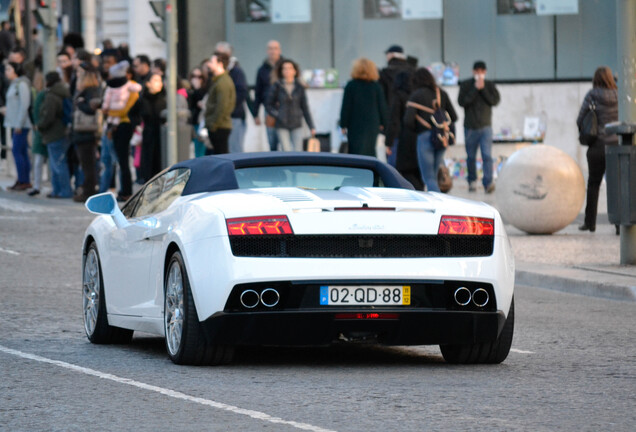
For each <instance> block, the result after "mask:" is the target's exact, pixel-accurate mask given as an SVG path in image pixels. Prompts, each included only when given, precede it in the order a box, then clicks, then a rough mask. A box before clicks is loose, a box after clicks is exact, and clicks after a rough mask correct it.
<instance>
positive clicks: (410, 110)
mask: <svg viewBox="0 0 636 432" xmlns="http://www.w3.org/2000/svg"><path fill="white" fill-rule="evenodd" d="M412 84H413V89H414V91H413V93H412V94H411V96H410V97H409V101H408V103H407V108H406V112H405V113H404V126H405V127H407V128H409V129H411V130H412V131H414V132H416V133H417V146H416V149H417V162H418V165H419V167H420V172H421V174H422V181H423V182H424V184H425V185H426V189H427V190H428V191H429V192H440V188H439V184H438V183H437V173H438V171H439V168H440V165H441V164H442V161H443V160H444V153H445V152H446V147H447V146H448V145H450V144H452V142H451V140H453V139H454V137H453V136H452V132H451V131H452V124H453V123H454V122H456V121H457V113H456V112H455V108H453V104H452V103H451V101H450V98H449V97H448V94H447V93H446V92H445V91H444V90H442V89H440V88H439V87H438V86H437V84H436V82H435V78H434V77H433V75H432V74H431V73H430V72H429V70H428V69H426V68H419V69H417V70H416V71H415V73H414V75H413V82H412ZM440 113H441V116H440V115H439V114H440Z"/></svg>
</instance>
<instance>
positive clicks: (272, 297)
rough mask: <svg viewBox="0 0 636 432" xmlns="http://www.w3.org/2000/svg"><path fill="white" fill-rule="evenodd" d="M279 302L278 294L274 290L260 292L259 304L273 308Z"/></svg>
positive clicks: (267, 289)
mask: <svg viewBox="0 0 636 432" xmlns="http://www.w3.org/2000/svg"><path fill="white" fill-rule="evenodd" d="M279 301H280V294H279V293H278V291H276V290H275V289H274V288H265V289H264V290H263V292H261V303H263V306H266V307H274V306H276V305H277V304H278V302H279Z"/></svg>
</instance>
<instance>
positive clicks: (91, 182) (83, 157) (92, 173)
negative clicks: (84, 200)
mask: <svg viewBox="0 0 636 432" xmlns="http://www.w3.org/2000/svg"><path fill="white" fill-rule="evenodd" d="M74 147H75V151H76V153H77V158H78V159H79V163H80V166H81V167H82V171H83V172H84V183H83V184H82V191H83V192H82V195H83V196H85V197H89V196H91V195H94V194H95V191H96V188H97V141H96V139H95V138H93V140H92V141H80V142H76V143H75V145H74Z"/></svg>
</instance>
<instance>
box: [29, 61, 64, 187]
mask: <svg viewBox="0 0 636 432" xmlns="http://www.w3.org/2000/svg"><path fill="white" fill-rule="evenodd" d="M45 81H46V94H45V96H44V101H43V102H42V105H41V106H40V111H39V112H38V122H37V128H38V132H40V135H41V136H42V143H43V144H45V145H46V149H47V151H48V153H49V169H50V171H51V185H52V186H53V192H51V193H50V194H49V195H47V196H48V197H49V198H71V196H72V195H73V193H72V191H71V181H70V175H69V172H68V163H67V160H66V152H67V150H68V148H69V145H70V144H69V141H68V137H67V127H66V125H65V124H64V99H66V98H70V97H71V94H70V93H69V91H68V88H66V85H65V84H64V83H63V82H62V80H61V79H60V75H59V74H58V73H57V72H49V73H47V74H46V78H45Z"/></svg>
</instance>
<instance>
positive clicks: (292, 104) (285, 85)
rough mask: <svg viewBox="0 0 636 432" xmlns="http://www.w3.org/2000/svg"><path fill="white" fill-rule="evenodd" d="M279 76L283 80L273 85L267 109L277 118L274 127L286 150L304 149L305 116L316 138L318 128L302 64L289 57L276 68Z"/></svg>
mask: <svg viewBox="0 0 636 432" xmlns="http://www.w3.org/2000/svg"><path fill="white" fill-rule="evenodd" d="M276 75H277V76H278V77H279V80H278V81H276V82H275V83H274V84H272V86H271V88H270V90H269V93H268V94H267V101H266V102H265V109H266V110H267V113H268V114H269V115H270V116H272V117H274V119H275V123H274V127H275V128H276V132H277V134H278V140H279V141H280V144H281V148H282V149H283V151H302V150H303V147H302V146H303V137H302V122H303V117H304V118H305V121H306V122H307V126H309V129H310V131H311V136H312V137H313V136H315V135H316V129H315V127H314V122H313V120H312V118H311V112H310V111H309V105H308V103H307V94H306V92H305V87H304V86H303V85H302V84H301V83H300V81H299V80H298V75H299V70H298V65H296V63H294V62H293V61H292V60H289V59H285V60H283V61H282V62H280V63H279V64H278V66H277V67H276Z"/></svg>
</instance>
